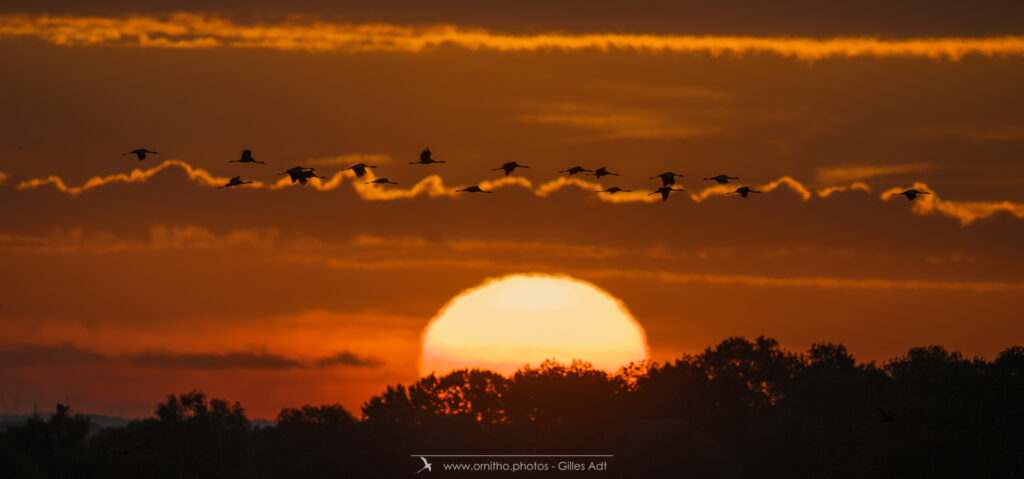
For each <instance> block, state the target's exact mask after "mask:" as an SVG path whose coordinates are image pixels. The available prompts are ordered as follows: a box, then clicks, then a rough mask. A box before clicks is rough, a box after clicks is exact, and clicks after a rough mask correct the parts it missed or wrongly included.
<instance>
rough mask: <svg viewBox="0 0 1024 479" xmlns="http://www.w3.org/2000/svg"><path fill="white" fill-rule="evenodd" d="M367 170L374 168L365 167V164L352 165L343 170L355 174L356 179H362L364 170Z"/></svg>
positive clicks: (364, 174) (364, 173)
mask: <svg viewBox="0 0 1024 479" xmlns="http://www.w3.org/2000/svg"><path fill="white" fill-rule="evenodd" d="M367 168H376V166H371V165H367V164H365V163H356V164H354V165H352V166H350V167H348V168H345V169H346V170H352V171H353V172H355V174H356V178H362V177H364V176H366V169H367Z"/></svg>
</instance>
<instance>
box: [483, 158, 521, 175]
mask: <svg viewBox="0 0 1024 479" xmlns="http://www.w3.org/2000/svg"><path fill="white" fill-rule="evenodd" d="M516 168H529V166H526V165H520V164H519V163H516V162H514V161H510V162H508V163H505V164H503V165H501V167H499V168H494V169H492V170H491V171H499V170H505V176H508V175H509V174H511V173H512V172H513V171H516Z"/></svg>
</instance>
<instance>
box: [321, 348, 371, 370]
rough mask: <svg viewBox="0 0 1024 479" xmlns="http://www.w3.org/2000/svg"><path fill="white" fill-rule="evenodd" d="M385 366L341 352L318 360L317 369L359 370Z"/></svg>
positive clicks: (369, 359)
mask: <svg viewBox="0 0 1024 479" xmlns="http://www.w3.org/2000/svg"><path fill="white" fill-rule="evenodd" d="M382 365H384V362H383V361H381V360H379V359H376V358H372V357H362V356H359V355H357V354H355V353H352V352H349V351H341V352H339V353H336V354H332V355H330V356H327V357H325V358H321V359H319V360H317V362H316V367H318V368H329V367H332V366H354V367H359V368H375V367H378V366H382Z"/></svg>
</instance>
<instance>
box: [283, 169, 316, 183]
mask: <svg viewBox="0 0 1024 479" xmlns="http://www.w3.org/2000/svg"><path fill="white" fill-rule="evenodd" d="M315 170H316V168H305V167H302V166H296V167H294V168H290V169H288V170H285V172H284V173H278V174H277V175H278V176H280V175H288V177H289V178H291V179H292V183H295V182H296V181H297V182H299V184H302V185H304V184H306V180H308V179H310V178H321V179H323V178H325V177H323V176H320V175H318V174H316V173H315Z"/></svg>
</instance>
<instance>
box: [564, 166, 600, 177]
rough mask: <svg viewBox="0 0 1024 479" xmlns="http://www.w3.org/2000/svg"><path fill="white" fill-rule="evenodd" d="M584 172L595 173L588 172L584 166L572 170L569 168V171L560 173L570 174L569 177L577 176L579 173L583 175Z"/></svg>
mask: <svg viewBox="0 0 1024 479" xmlns="http://www.w3.org/2000/svg"><path fill="white" fill-rule="evenodd" d="M583 172H590V173H593V172H594V170H588V169H586V168H584V167H582V166H574V167H572V168H569V169H568V170H562V171H559V173H568V174H569V176H572V175H575V174H577V173H583Z"/></svg>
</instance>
